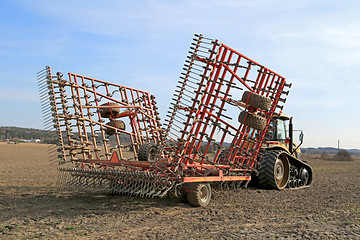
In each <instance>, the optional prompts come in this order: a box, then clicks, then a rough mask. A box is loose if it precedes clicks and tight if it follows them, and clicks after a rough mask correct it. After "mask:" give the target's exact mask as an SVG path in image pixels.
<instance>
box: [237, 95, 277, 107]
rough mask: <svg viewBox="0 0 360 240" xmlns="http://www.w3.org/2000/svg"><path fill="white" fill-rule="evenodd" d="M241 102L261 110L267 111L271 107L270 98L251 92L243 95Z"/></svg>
mask: <svg viewBox="0 0 360 240" xmlns="http://www.w3.org/2000/svg"><path fill="white" fill-rule="evenodd" d="M241 101H242V102H243V103H247V104H248V105H249V106H251V107H256V108H260V109H262V110H265V111H267V110H269V108H270V106H271V99H270V98H268V97H265V96H262V95H260V94H257V93H253V92H249V91H245V92H244V93H243V95H242V97H241Z"/></svg>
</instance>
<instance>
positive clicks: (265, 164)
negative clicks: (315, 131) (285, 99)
mask: <svg viewBox="0 0 360 240" xmlns="http://www.w3.org/2000/svg"><path fill="white" fill-rule="evenodd" d="M287 122H288V124H287ZM287 126H288V127H287ZM295 131H300V135H299V141H300V143H299V145H297V144H295V143H294V137H293V136H294V134H293V133H294V132H295ZM287 133H288V134H287ZM303 137H304V134H303V132H302V131H301V130H294V129H293V124H292V117H291V118H290V117H289V116H287V115H285V114H283V113H281V112H280V113H279V114H274V116H273V119H272V121H271V123H270V130H269V132H268V135H267V138H268V139H269V140H267V141H266V142H265V143H264V144H263V145H262V148H263V150H265V153H264V154H263V155H262V157H261V158H260V159H259V162H258V166H257V171H258V172H257V177H256V180H257V184H258V185H259V186H260V187H263V188H267V189H277V190H281V189H284V188H302V187H307V186H310V185H311V182H312V169H311V167H310V166H309V165H308V164H307V163H306V161H304V160H301V159H300V153H301V151H300V145H301V144H302V143H303Z"/></svg>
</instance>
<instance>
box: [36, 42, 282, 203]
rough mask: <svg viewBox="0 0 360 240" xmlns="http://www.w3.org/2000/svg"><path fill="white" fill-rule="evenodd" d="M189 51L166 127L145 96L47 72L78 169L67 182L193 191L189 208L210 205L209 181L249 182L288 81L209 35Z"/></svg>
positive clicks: (63, 137) (121, 189) (44, 82)
mask: <svg viewBox="0 0 360 240" xmlns="http://www.w3.org/2000/svg"><path fill="white" fill-rule="evenodd" d="M189 53H190V55H189V56H188V59H187V60H186V63H185V68H184V70H185V71H184V72H183V73H182V76H181V80H180V81H179V85H178V86H177V87H178V88H177V90H176V91H175V95H174V98H173V101H172V103H171V105H172V106H171V107H170V110H169V111H168V115H167V119H166V120H165V121H166V122H167V123H166V127H165V128H164V129H161V125H160V122H159V118H158V113H157V111H156V109H157V108H156V103H155V101H154V97H152V96H151V95H149V93H147V92H144V91H140V90H136V89H131V88H128V87H124V86H120V85H116V84H111V83H107V82H103V81H100V80H96V79H92V78H87V77H84V76H80V75H76V74H72V73H69V80H64V79H63V78H62V76H61V74H58V75H57V76H56V77H53V76H52V74H51V71H50V68H49V67H47V68H46V69H45V70H44V71H42V72H41V73H40V75H39V79H40V83H41V85H40V87H41V88H42V89H45V91H44V92H45V93H47V92H48V91H49V96H50V98H49V99H50V105H51V109H49V111H50V112H51V113H52V117H51V118H50V119H49V123H50V126H51V125H53V124H54V126H55V128H56V129H57V131H58V133H59V146H58V151H59V152H60V153H62V155H61V157H62V159H63V163H68V162H71V164H72V165H71V167H66V166H62V167H61V168H60V172H61V175H60V179H59V180H60V182H61V183H62V184H63V185H71V186H85V187H101V188H105V189H109V190H110V191H113V192H115V193H122V194H131V195H140V196H165V195H166V194H167V193H168V192H174V193H175V194H181V193H185V192H187V195H188V200H189V201H190V203H192V204H193V205H206V204H207V203H208V201H209V200H210V196H209V194H207V193H208V192H209V191H207V189H208V190H209V189H210V185H209V183H213V182H222V183H223V182H229V183H231V184H233V185H234V186H235V187H241V186H242V185H243V184H245V183H247V182H248V181H249V180H251V174H252V173H253V172H254V171H256V170H255V167H256V164H257V161H258V159H260V158H261V154H262V152H261V145H262V143H263V142H264V141H265V138H266V136H267V132H268V130H269V124H270V121H271V119H272V117H273V115H274V113H275V112H276V111H277V110H279V109H282V106H280V105H279V102H285V99H284V98H283V95H287V93H288V92H285V91H284V88H285V87H289V85H288V84H287V83H286V82H285V78H284V77H282V76H280V75H278V74H277V73H275V72H273V71H271V70H270V69H268V68H266V67H264V66H262V65H260V64H258V63H256V62H255V61H253V60H251V59H249V58H247V57H245V56H244V55H242V54H240V53H238V52H236V51H235V50H233V49H231V48H230V47H228V46H226V45H224V44H221V43H219V42H218V41H217V40H212V39H208V38H205V37H203V36H202V35H195V38H194V42H193V43H192V47H191V51H190V52H189ZM65 92H66V93H65ZM66 94H68V95H69V96H67V95H66ZM44 106H45V108H46V107H47V106H48V105H44ZM46 111H47V110H45V112H46ZM104 118H109V120H110V122H109V123H105V121H104ZM127 125H130V130H126V128H125V126H127ZM109 136H110V137H109ZM125 148H128V150H129V149H131V151H132V156H131V157H130V158H129V157H126V155H127V154H128V152H129V151H126V152H125V151H123V150H124V149H125ZM204 189H205V190H204ZM184 190H185V191H184Z"/></svg>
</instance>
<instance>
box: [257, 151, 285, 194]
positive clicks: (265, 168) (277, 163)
mask: <svg viewBox="0 0 360 240" xmlns="http://www.w3.org/2000/svg"><path fill="white" fill-rule="evenodd" d="M258 171H259V175H258V181H259V184H260V186H261V187H264V188H268V189H276V190H282V189H284V188H285V187H286V185H287V183H288V181H289V176H290V174H289V173H290V164H289V160H288V159H287V157H286V155H285V152H284V151H281V150H273V151H268V152H266V153H265V154H264V155H263V158H262V160H261V161H260V162H259V168H258Z"/></svg>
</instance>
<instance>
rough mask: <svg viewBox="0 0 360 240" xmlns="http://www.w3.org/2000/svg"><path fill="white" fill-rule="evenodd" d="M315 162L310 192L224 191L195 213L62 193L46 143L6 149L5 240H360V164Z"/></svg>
mask: <svg viewBox="0 0 360 240" xmlns="http://www.w3.org/2000/svg"><path fill="white" fill-rule="evenodd" d="M307 159H308V162H309V163H310V164H311V165H312V166H313V170H314V181H313V185H312V186H311V187H310V188H307V189H299V190H284V191H270V190H257V189H247V190H240V191H217V192H215V193H214V194H213V199H212V202H211V203H210V205H209V206H208V207H205V208H194V207H191V206H189V205H187V204H184V203H180V202H179V200H178V199H176V198H164V199H159V198H136V197H129V196H121V195H116V196H112V195H109V194H107V193H106V192H101V191H92V192H91V191H88V192H86V191H81V190H64V189H60V188H57V187H56V178H57V170H56V168H57V165H56V164H53V165H50V163H49V162H48V156H47V146H46V145H42V144H29V143H26V144H20V145H9V144H5V143H0V167H1V168H0V173H1V174H0V239H34V238H37V239H264V238H270V239H284V238H290V239H360V201H359V199H360V159H356V160H355V161H353V162H334V161H324V160H320V158H316V157H313V155H309V156H307Z"/></svg>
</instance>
